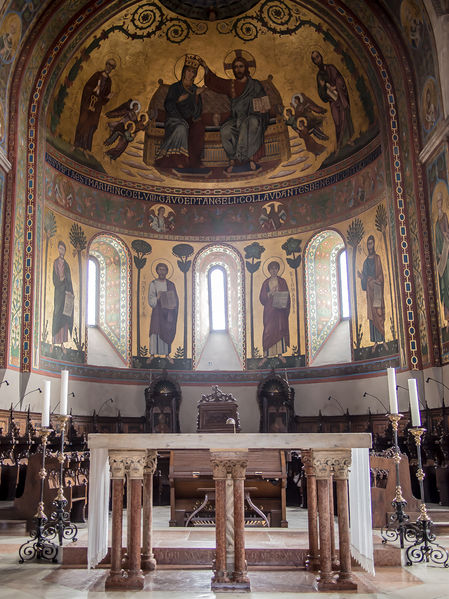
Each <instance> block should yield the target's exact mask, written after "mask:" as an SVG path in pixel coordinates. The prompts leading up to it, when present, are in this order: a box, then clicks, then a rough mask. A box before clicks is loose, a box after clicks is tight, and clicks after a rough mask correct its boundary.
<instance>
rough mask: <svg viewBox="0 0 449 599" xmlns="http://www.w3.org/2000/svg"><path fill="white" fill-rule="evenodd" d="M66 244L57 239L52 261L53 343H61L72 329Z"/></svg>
mask: <svg viewBox="0 0 449 599" xmlns="http://www.w3.org/2000/svg"><path fill="white" fill-rule="evenodd" d="M66 249H67V248H66V245H65V243H64V242H63V241H62V240H61V241H58V252H59V256H58V257H57V258H56V260H55V261H54V262H53V285H54V287H55V294H54V302H53V323H52V328H51V329H52V338H53V344H57V343H58V344H61V347H62V348H63V349H64V343H65V342H66V341H68V339H69V331H70V335H71V334H72V329H73V306H74V303H73V299H74V295H73V285H72V275H71V272H70V266H69V265H68V263H67V261H66V260H65V258H64V256H65V252H66Z"/></svg>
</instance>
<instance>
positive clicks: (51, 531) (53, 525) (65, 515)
mask: <svg viewBox="0 0 449 599" xmlns="http://www.w3.org/2000/svg"><path fill="white" fill-rule="evenodd" d="M54 418H55V420H56V430H57V432H59V433H60V436H61V447H60V452H59V455H58V461H59V464H60V472H59V487H58V494H57V495H56V499H55V500H54V501H53V505H54V506H55V509H54V510H53V511H52V513H51V516H50V520H49V521H48V522H47V524H46V525H45V533H46V535H47V536H48V538H50V539H54V538H55V537H56V536H58V541H59V546H62V542H63V541H64V540H67V541H68V540H72V541H73V542H75V541H76V540H77V536H76V535H77V534H78V527H77V526H76V525H75V524H73V523H72V522H70V514H69V512H67V511H66V506H67V503H68V502H67V499H66V498H65V497H64V491H63V487H64V460H65V458H64V435H65V427H66V424H67V422H68V419H69V416H63V415H61V416H55V417H54Z"/></svg>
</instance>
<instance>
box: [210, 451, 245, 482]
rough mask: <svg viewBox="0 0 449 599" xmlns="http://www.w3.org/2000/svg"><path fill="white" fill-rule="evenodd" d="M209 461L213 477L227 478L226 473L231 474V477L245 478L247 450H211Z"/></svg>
mask: <svg viewBox="0 0 449 599" xmlns="http://www.w3.org/2000/svg"><path fill="white" fill-rule="evenodd" d="M210 462H211V465H212V472H213V477H214V479H224V478H227V475H228V474H231V476H232V478H245V474H246V467H247V465H248V450H241V451H238V450H236V451H229V450H224V451H218V450H211V452H210Z"/></svg>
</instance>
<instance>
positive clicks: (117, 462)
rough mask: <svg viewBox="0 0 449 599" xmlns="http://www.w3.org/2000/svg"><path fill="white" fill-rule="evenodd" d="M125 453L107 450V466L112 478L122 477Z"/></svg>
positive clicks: (124, 469) (124, 467)
mask: <svg viewBox="0 0 449 599" xmlns="http://www.w3.org/2000/svg"><path fill="white" fill-rule="evenodd" d="M126 460H127V454H126V453H124V452H123V451H110V452H109V468H110V469H111V478H112V479H124V478H125V471H126Z"/></svg>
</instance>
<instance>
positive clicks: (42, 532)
mask: <svg viewBox="0 0 449 599" xmlns="http://www.w3.org/2000/svg"><path fill="white" fill-rule="evenodd" d="M36 432H37V434H38V435H39V436H40V437H41V438H42V445H41V448H42V468H41V469H40V471H39V477H40V479H41V494H40V501H39V503H38V506H37V512H36V514H35V515H34V518H33V521H34V528H33V530H32V531H31V539H29V540H28V541H27V542H26V543H23V545H21V547H20V549H19V557H20V559H19V563H21V564H23V563H24V561H25V560H27V561H30V560H32V559H46V560H48V561H52V562H56V561H57V556H58V546H57V545H55V544H54V543H52V542H51V541H50V540H49V538H48V533H47V530H46V523H47V520H48V518H47V516H46V515H45V513H44V481H45V479H46V478H47V471H46V470H45V457H46V452H47V440H48V436H49V435H50V433H51V429H50V428H42V427H37V428H36ZM50 536H51V535H50Z"/></svg>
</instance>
